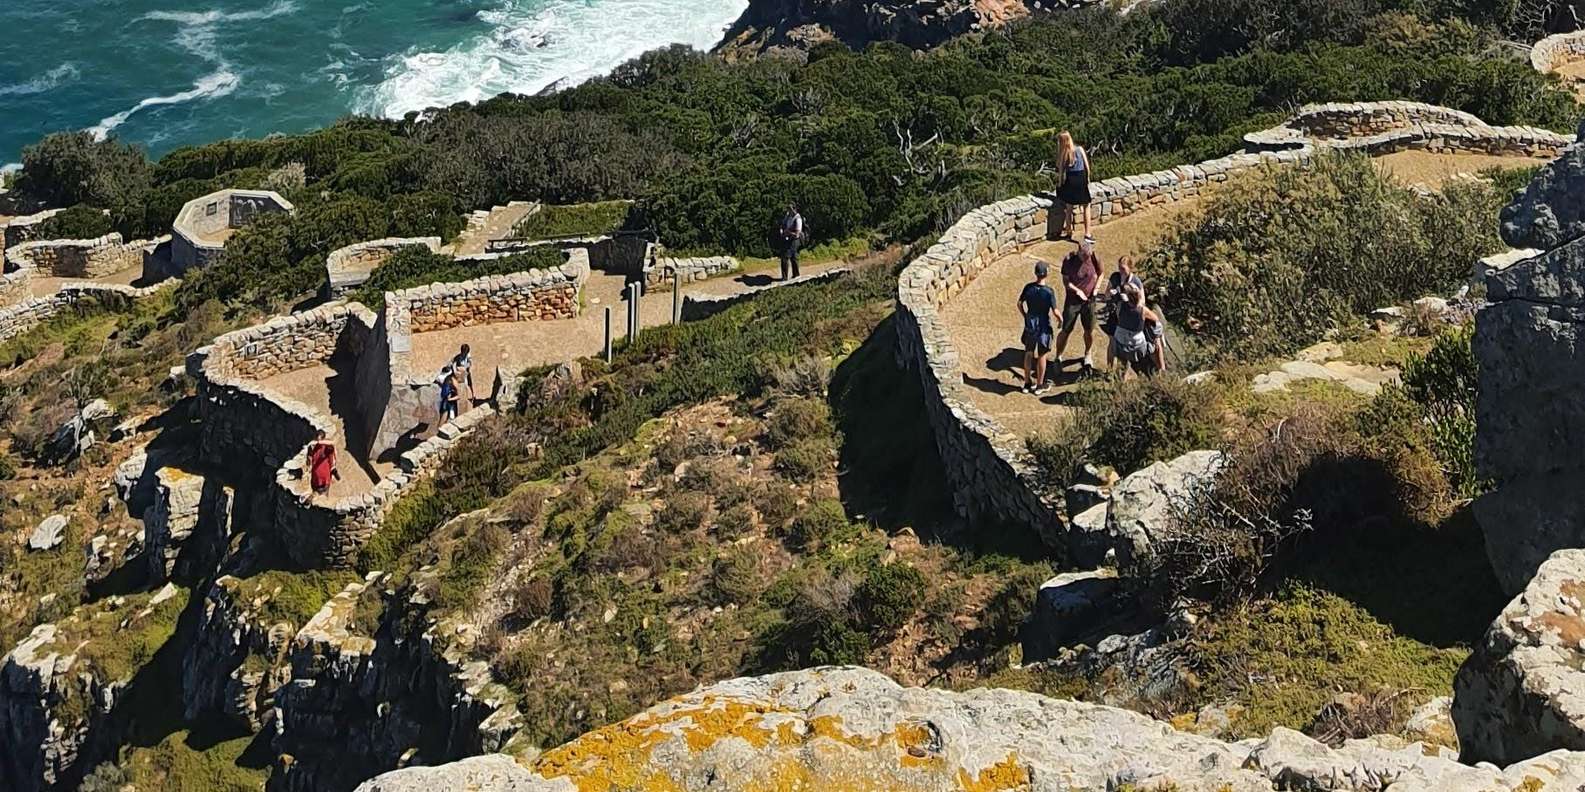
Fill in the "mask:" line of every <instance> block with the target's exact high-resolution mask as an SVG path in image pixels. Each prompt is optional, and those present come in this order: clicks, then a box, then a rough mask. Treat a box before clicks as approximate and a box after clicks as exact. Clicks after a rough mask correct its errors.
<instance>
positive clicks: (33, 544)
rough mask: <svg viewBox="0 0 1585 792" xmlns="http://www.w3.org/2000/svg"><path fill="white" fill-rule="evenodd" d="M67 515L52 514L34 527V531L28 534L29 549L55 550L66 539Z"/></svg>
mask: <svg viewBox="0 0 1585 792" xmlns="http://www.w3.org/2000/svg"><path fill="white" fill-rule="evenodd" d="M68 522H69V521H68V520H67V519H66V515H64V514H51V515H50V516H48V517H45V518H44V519H43V520H42V521H40V522H39V524H38V525H37V526H35V527H34V528H33V533H32V534H30V535H28V549H29V550H53V549H55V548H56V547H59V546H60V543H61V542H64V541H66V525H67V524H68Z"/></svg>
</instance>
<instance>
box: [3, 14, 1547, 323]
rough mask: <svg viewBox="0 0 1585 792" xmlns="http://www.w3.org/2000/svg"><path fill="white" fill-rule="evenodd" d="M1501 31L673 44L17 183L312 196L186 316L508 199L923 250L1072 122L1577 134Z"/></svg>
mask: <svg viewBox="0 0 1585 792" xmlns="http://www.w3.org/2000/svg"><path fill="white" fill-rule="evenodd" d="M1506 16H1507V15H1506V14H1504V13H1498V12H1497V11H1496V10H1494V9H1489V8H1487V5H1486V4H1455V3H1420V2H1407V0H1361V1H1358V2H1341V1H1340V0H1307V1H1306V2H1302V3H1286V2H1279V1H1278V0H1238V1H1237V2H1233V1H1232V0H1173V1H1172V2H1164V3H1156V4H1152V5H1150V6H1149V7H1148V9H1146V10H1144V11H1143V12H1140V13H1135V14H1131V15H1129V16H1128V17H1121V16H1118V15H1117V14H1115V13H1114V12H1112V11H1109V10H1103V9H1095V10H1090V11H1084V12H1063V13H1059V14H1052V15H1041V16H1038V17H1037V18H1035V19H1032V20H1029V21H1025V22H1022V23H1019V24H1016V25H1014V26H1012V27H1010V28H1007V29H1005V30H1003V31H998V32H995V33H987V34H983V35H975V36H970V37H967V38H964V39H961V40H958V41H954V42H951V43H950V44H948V45H946V46H943V47H941V48H938V49H936V50H932V51H930V52H927V53H916V52H912V51H909V50H907V49H905V48H902V47H899V46H896V45H886V44H879V45H874V46H872V47H870V48H869V49H868V50H866V51H864V52H861V53H860V52H851V51H848V50H846V49H845V48H843V47H841V46H840V45H835V44H832V45H825V46H822V47H819V48H817V49H816V50H815V51H814V52H813V53H812V54H811V57H810V58H809V63H807V64H798V63H793V62H787V61H780V60H766V61H760V62H750V63H736V64H727V63H723V62H721V61H719V60H717V59H715V58H712V57H710V56H707V55H703V54H700V53H696V52H689V51H687V50H685V49H680V48H673V49H670V50H663V51H656V52H651V53H649V54H646V55H644V56H643V57H641V58H639V59H637V60H634V61H632V62H630V63H627V64H625V65H623V66H621V67H619V68H618V69H616V70H615V71H614V72H613V73H612V74H611V75H610V76H608V77H605V78H601V79H596V80H593V81H590V82H588V83H586V84H583V85H580V86H578V87H575V88H571V89H568V90H565V91H561V92H558V93H556V94H553V95H549V96H540V97H513V96H503V97H499V98H497V99H493V100H490V101H488V102H484V103H482V104H480V105H477V106H458V107H454V108H450V109H446V110H442V111H437V112H432V113H429V114H426V115H424V116H423V117H418V116H414V117H410V118H409V119H407V120H406V121H403V122H382V121H374V120H370V119H348V120H346V121H343V122H342V123H339V124H337V125H335V126H333V127H331V128H328V129H325V130H322V131H319V132H315V133H311V134H307V135H300V136H290V137H272V138H268V139H265V140H253V141H225V142H219V143H214V144H210V145H206V146H199V147H192V148H185V149H180V150H177V151H175V152H172V153H171V154H169V155H167V156H165V157H164V158H162V159H161V160H160V161H159V162H157V163H149V162H147V161H146V159H145V157H144V156H143V154H142V153H140V152H139V151H137V150H135V149H133V148H130V147H127V146H123V145H120V144H117V143H115V142H105V143H97V144H96V143H94V142H92V140H91V138H90V137H88V136H87V135H86V134H75V135H59V136H54V137H51V138H50V139H47V140H45V141H43V142H42V143H40V144H39V145H37V146H34V147H32V148H31V149H29V150H28V152H26V155H25V157H24V164H25V167H26V169H25V171H24V176H23V178H22V183H21V185H20V186H21V187H22V188H23V189H24V190H25V191H27V192H30V193H33V194H35V195H37V196H38V197H40V198H42V199H45V200H47V201H50V202H52V203H55V204H59V205H71V204H77V203H85V204H89V205H92V206H94V207H98V208H104V209H109V210H110V212H111V216H112V219H113V220H114V223H115V226H116V227H117V228H118V229H120V230H121V231H122V232H123V233H124V234H127V235H128V236H147V235H152V234H158V233H163V232H165V230H166V229H167V228H168V225H169V222H170V220H171V218H172V217H173V216H174V215H175V213H176V211H177V210H178V209H179V208H180V206H181V205H182V203H183V202H184V201H186V200H188V199H190V198H192V197H195V196H197V195H201V194H203V193H205V192H207V191H209V190H212V189H215V188H217V187H222V186H237V187H271V188H275V189H279V190H281V191H283V192H284V193H285V194H286V195H287V197H288V198H291V199H292V200H293V201H294V202H296V203H297V205H298V206H299V208H300V212H299V214H298V216H297V217H296V218H295V219H290V220H288V219H284V218H281V219H273V220H272V222H268V223H261V224H259V226H258V227H257V228H252V229H248V230H247V231H246V232H245V233H243V234H241V235H239V238H238V241H237V244H236V245H235V246H234V247H235V249H234V250H229V251H228V253H227V256H226V259H227V260H226V262H225V263H224V264H223V265H222V266H221V267H219V268H217V269H216V270H215V271H213V272H210V273H205V275H204V276H203V277H201V278H198V279H196V282H195V283H192V284H189V285H187V286H185V287H184V291H185V292H187V293H188V296H187V297H184V298H183V299H181V300H180V301H179V302H180V304H181V305H183V306H192V305H197V304H198V303H200V302H202V301H203V299H205V298H208V297H220V298H222V299H225V300H234V299H237V298H240V297H252V298H254V299H256V300H259V301H261V302H263V303H265V304H268V303H269V302H270V301H272V300H275V301H280V300H286V299H291V298H293V297H296V296H298V295H300V294H302V293H304V292H307V291H309V290H311V289H312V287H313V285H314V284H315V283H316V280H315V277H314V276H315V275H316V274H317V273H316V272H315V271H314V268H313V266H312V264H314V262H315V261H317V259H318V258H320V257H322V256H323V255H324V254H325V253H326V252H328V251H329V250H330V249H333V248H334V247H336V246H339V245H342V244H346V243H348V242H351V241H357V240H361V239H370V238H376V237H380V236H386V235H403V236H410V235H421V234H439V235H441V236H451V235H453V234H455V233H456V232H457V231H458V230H459V229H460V228H461V225H460V220H459V218H458V217H457V213H458V212H462V211H466V210H469V209H474V208H479V207H487V206H489V205H492V204H500V203H504V202H506V201H508V200H512V199H519V200H521V199H539V200H543V201H545V202H547V203H555V204H568V203H577V202H585V201H603V200H612V199H637V200H638V203H637V204H636V206H635V207H634V210H633V215H632V216H631V217H629V218H628V225H629V226H630V227H635V228H637V227H646V226H647V227H653V228H655V229H657V230H658V231H659V233H660V235H661V237H662V238H663V240H664V241H665V242H666V243H667V244H668V245H669V246H670V247H672V248H673V249H711V250H720V251H725V252H732V253H737V254H740V255H742V254H749V255H764V254H766V253H767V252H768V250H769V248H768V242H767V239H766V237H767V232H768V229H769V227H770V225H771V219H772V217H773V216H774V214H775V212H777V211H779V209H780V207H782V206H783V205H785V203H786V202H787V201H788V200H796V201H799V202H801V203H802V204H803V206H804V207H805V213H806V216H807V219H808V222H809V228H810V232H811V234H812V236H813V241H815V242H820V241H825V240H842V239H846V238H849V237H853V236H872V235H873V236H876V237H879V238H883V239H902V240H910V241H911V240H914V239H917V238H920V237H922V236H924V235H926V234H927V232H929V231H931V230H933V229H934V228H936V227H938V225H939V224H941V223H942V222H943V221H945V220H949V219H952V218H955V216H956V215H957V214H958V213H960V212H961V211H963V210H964V209H967V208H969V207H972V206H975V205H979V204H982V203H985V202H986V201H987V200H988V199H991V198H994V197H998V196H1001V195H1006V194H1011V193H1014V192H1016V191H1023V190H1029V189H1033V188H1038V187H1043V186H1047V184H1048V183H1049V178H1048V176H1047V173H1048V172H1049V161H1050V160H1051V158H1052V155H1053V148H1054V143H1053V136H1054V134H1055V132H1056V131H1057V130H1059V129H1062V128H1069V129H1072V130H1073V131H1074V133H1075V135H1076V136H1077V138H1078V139H1079V140H1080V141H1081V142H1083V143H1085V144H1087V145H1088V146H1089V149H1090V151H1091V152H1092V153H1093V154H1094V155H1095V157H1094V158H1095V167H1096V170H1097V174H1096V175H1097V176H1098V177H1104V176H1111V175H1118V174H1125V173H1133V172H1139V171H1141V170H1147V169H1153V168H1159V167H1166V166H1170V165H1174V164H1179V163H1184V162H1193V161H1198V160H1200V159H1205V158H1208V157H1212V156H1217V155H1221V154H1225V153H1227V152H1229V151H1231V150H1234V149H1236V148H1237V147H1238V146H1239V141H1240V136H1241V135H1242V134H1243V133H1245V132H1248V131H1251V130H1255V129H1259V128H1262V127H1264V126H1267V125H1269V124H1271V123H1274V122H1276V121H1278V120H1280V119H1281V118H1282V117H1283V116H1284V115H1285V114H1286V113H1287V112H1288V111H1290V110H1292V109H1293V108H1294V107H1296V106H1297V105H1300V104H1302V103H1305V102H1314V101H1346V100H1368V99H1389V98H1392V99H1397V98H1403V99H1418V100H1424V101H1428V102H1433V103H1438V104H1445V105H1449V106H1453V107H1456V108H1459V109H1463V110H1468V111H1471V112H1473V113H1476V114H1477V115H1479V116H1481V117H1482V118H1484V119H1486V120H1487V121H1490V122H1492V123H1503V124H1512V123H1525V124H1535V125H1540V126H1546V127H1550V128H1553V129H1567V128H1571V127H1572V126H1573V121H1574V118H1573V114H1574V112H1575V105H1574V102H1573V100H1572V98H1571V97H1570V96H1569V95H1568V94H1567V93H1566V92H1564V91H1563V90H1561V89H1559V88H1558V87H1557V86H1556V84H1555V83H1554V82H1552V81H1550V79H1549V78H1545V77H1542V76H1540V75H1537V74H1536V73H1534V71H1533V70H1531V69H1530V68H1529V66H1528V65H1527V64H1525V63H1523V62H1520V61H1518V60H1515V59H1511V58H1509V57H1507V56H1506V55H1504V54H1503V52H1504V50H1503V48H1502V47H1500V46H1499V45H1498V44H1497V36H1498V35H1499V34H1498V32H1497V31H1498V28H1497V27H1495V25H1497V24H1499V23H1502V22H1504V21H1505V20H1506ZM244 273H246V274H244ZM259 273H264V275H263V276H262V277H260V276H259Z"/></svg>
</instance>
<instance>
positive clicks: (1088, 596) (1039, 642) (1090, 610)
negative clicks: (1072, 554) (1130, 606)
mask: <svg viewBox="0 0 1585 792" xmlns="http://www.w3.org/2000/svg"><path fill="white" fill-rule="evenodd" d="M1122 589H1123V586H1122V581H1120V580H1118V578H1117V572H1116V571H1114V570H1111V569H1098V570H1094V571H1091V572H1065V573H1063V574H1060V575H1057V576H1056V577H1054V578H1052V579H1050V580H1048V581H1046V582H1045V583H1042V584H1041V585H1040V591H1039V592H1037V593H1036V594H1035V610H1034V613H1032V614H1031V615H1030V617H1029V623H1028V625H1026V626H1025V628H1024V657H1025V658H1026V659H1030V660H1039V659H1043V658H1047V657H1051V656H1052V655H1053V654H1054V653H1055V652H1056V650H1057V649H1058V648H1059V647H1062V646H1066V645H1068V644H1070V643H1071V642H1072V641H1073V640H1075V639H1077V638H1079V637H1081V636H1083V635H1087V634H1090V633H1093V632H1094V631H1095V630H1096V629H1097V628H1099V627H1101V626H1102V625H1104V624H1106V623H1107V622H1109V621H1111V620H1112V619H1113V618H1115V617H1116V616H1118V615H1119V614H1120V613H1122V612H1123V610H1124V608H1123V604H1122V603H1121V602H1120V601H1119V595H1120V594H1121V593H1122Z"/></svg>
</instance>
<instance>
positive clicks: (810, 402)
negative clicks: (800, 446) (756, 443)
mask: <svg viewBox="0 0 1585 792" xmlns="http://www.w3.org/2000/svg"><path fill="white" fill-rule="evenodd" d="M830 434H831V408H830V407H829V406H827V405H826V403H825V402H823V401H820V400H818V399H811V398H782V399H777V400H776V403H775V407H774V412H773V413H772V414H771V418H770V427H769V428H768V429H767V431H766V432H765V440H766V443H767V444H768V445H769V446H770V448H771V449H772V450H780V449H783V448H786V447H787V446H789V445H791V444H793V443H794V442H796V441H799V440H805V439H808V438H811V437H827V436H829V435H830Z"/></svg>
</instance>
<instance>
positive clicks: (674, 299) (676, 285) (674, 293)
mask: <svg viewBox="0 0 1585 792" xmlns="http://www.w3.org/2000/svg"><path fill="white" fill-rule="evenodd" d="M671 323H672V324H682V270H679V269H676V268H672V271H671Z"/></svg>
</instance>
